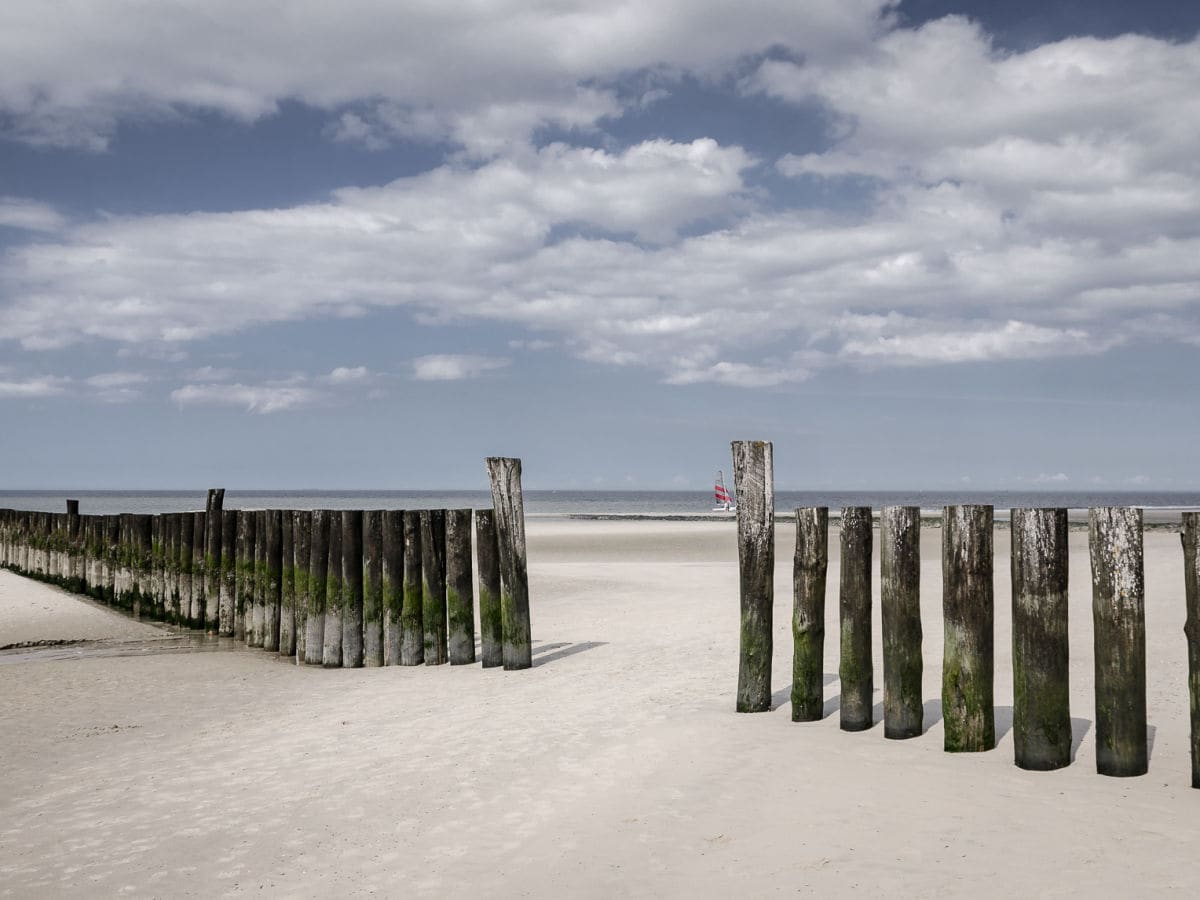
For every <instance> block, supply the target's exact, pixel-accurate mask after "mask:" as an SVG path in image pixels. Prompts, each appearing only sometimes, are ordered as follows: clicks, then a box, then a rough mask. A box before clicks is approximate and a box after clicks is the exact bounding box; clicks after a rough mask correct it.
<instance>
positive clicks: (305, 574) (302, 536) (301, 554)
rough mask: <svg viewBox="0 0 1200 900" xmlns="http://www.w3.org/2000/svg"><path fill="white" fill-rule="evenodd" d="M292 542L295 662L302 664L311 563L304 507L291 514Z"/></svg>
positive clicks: (305, 655) (309, 520) (309, 526)
mask: <svg viewBox="0 0 1200 900" xmlns="http://www.w3.org/2000/svg"><path fill="white" fill-rule="evenodd" d="M292 543H293V544H294V545H295V555H294V557H293V560H292V565H293V567H294V569H295V576H294V578H295V591H296V598H295V610H296V624H295V630H296V662H297V663H301V664H302V663H304V662H305V661H306V660H307V658H308V653H307V644H308V610H309V606H310V605H311V604H312V597H311V591H312V587H311V582H310V579H309V567H310V566H311V564H312V563H311V554H312V513H311V512H309V511H308V510H306V509H298V510H296V511H295V512H294V513H293V514H292Z"/></svg>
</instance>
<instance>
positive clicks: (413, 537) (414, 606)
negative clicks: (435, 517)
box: [400, 509, 425, 666]
mask: <svg viewBox="0 0 1200 900" xmlns="http://www.w3.org/2000/svg"><path fill="white" fill-rule="evenodd" d="M422 555H423V554H422V552H421V513H420V511H419V510H415V509H406V510H405V511H404V598H403V606H402V607H401V610H400V665H402V666H419V665H421V664H422V663H423V662H425V623H424V615H423V612H424V611H423V606H424V602H425V601H424V597H423V589H422V582H423V580H424V579H423V578H422V577H421V563H422Z"/></svg>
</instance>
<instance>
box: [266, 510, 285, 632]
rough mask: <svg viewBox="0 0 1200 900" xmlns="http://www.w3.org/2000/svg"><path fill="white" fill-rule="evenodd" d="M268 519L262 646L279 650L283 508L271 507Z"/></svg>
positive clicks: (281, 599) (267, 514) (267, 512)
mask: <svg viewBox="0 0 1200 900" xmlns="http://www.w3.org/2000/svg"><path fill="white" fill-rule="evenodd" d="M265 518H266V520H267V559H266V563H267V585H266V593H265V595H264V597H263V601H264V603H263V635H262V647H263V649H264V650H266V651H268V652H270V653H278V652H279V616H280V606H281V605H282V603H283V510H279V509H269V510H267V511H266V515H265Z"/></svg>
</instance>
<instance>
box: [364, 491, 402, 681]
mask: <svg viewBox="0 0 1200 900" xmlns="http://www.w3.org/2000/svg"><path fill="white" fill-rule="evenodd" d="M380 527H381V528H382V531H383V534H382V565H381V567H380V572H379V577H380V579H381V581H382V594H383V596H382V605H383V664H384V665H385V666H398V665H400V639H401V635H402V634H403V627H402V626H401V620H400V614H401V612H402V610H403V609H404V512H403V511H402V510H399V509H389V510H387V511H386V512H384V513H383V520H382V522H381V524H380ZM366 530H369V529H366ZM363 617H364V618H365V617H366V598H365V596H364V598H363ZM364 641H365V636H364Z"/></svg>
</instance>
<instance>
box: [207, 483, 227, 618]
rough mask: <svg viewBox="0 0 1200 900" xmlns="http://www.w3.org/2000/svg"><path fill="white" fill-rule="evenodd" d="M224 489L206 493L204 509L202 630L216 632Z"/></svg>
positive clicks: (218, 608) (218, 613) (219, 605)
mask: <svg viewBox="0 0 1200 900" xmlns="http://www.w3.org/2000/svg"><path fill="white" fill-rule="evenodd" d="M224 505H225V489H224V488H214V489H212V490H210V491H209V492H208V498H207V503H206V504H205V507H204V529H205V531H204V628H205V630H206V631H209V632H214V633H215V632H216V631H218V630H219V628H220V618H221V548H222V543H223V542H222V540H221V537H222V533H221V528H222V525H223V524H224V521H225V520H224V517H223V516H222V513H223V512H224Z"/></svg>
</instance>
